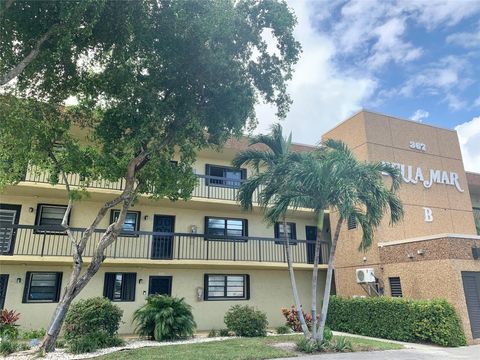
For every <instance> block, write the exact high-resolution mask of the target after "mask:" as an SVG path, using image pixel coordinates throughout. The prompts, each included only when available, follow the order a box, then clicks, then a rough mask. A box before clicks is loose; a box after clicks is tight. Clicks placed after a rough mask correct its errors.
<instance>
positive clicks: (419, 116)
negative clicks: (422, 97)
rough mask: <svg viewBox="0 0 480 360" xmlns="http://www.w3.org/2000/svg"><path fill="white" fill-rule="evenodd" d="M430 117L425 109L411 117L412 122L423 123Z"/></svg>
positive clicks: (419, 110)
mask: <svg viewBox="0 0 480 360" xmlns="http://www.w3.org/2000/svg"><path fill="white" fill-rule="evenodd" d="M429 116H430V113H429V112H428V111H426V110H423V109H418V110H417V111H415V112H414V113H413V115H412V116H410V120H413V121H418V122H422V121H423V119H426V118H428V117H429Z"/></svg>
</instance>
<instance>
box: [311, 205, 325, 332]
mask: <svg viewBox="0 0 480 360" xmlns="http://www.w3.org/2000/svg"><path fill="white" fill-rule="evenodd" d="M324 216H325V211H324V210H320V211H319V212H318V213H317V237H316V239H315V258H314V260H313V271H312V321H313V326H312V336H313V338H314V339H315V338H316V337H317V323H318V321H317V282H318V264H319V263H320V242H321V240H322V233H323V220H324V219H323V218H324Z"/></svg>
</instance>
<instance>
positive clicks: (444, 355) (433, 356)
mask: <svg viewBox="0 0 480 360" xmlns="http://www.w3.org/2000/svg"><path fill="white" fill-rule="evenodd" d="M333 334H334V335H339V336H352V337H357V338H363V339H370V340H375V341H384V342H390V343H395V344H400V345H403V346H404V347H405V349H402V350H385V351H367V352H354V353H337V354H317V355H305V356H300V357H297V358H295V359H299V360H385V359H388V360H437V359H438V360H444V359H445V360H447V359H448V360H451V359H452V360H459V359H462V360H480V345H471V346H463V347H459V348H444V347H440V346H434V345H425V344H415V343H404V342H401V341H394V340H386V339H379V338H372V337H368V336H361V335H354V334H348V333H341V332H338V331H334V332H333ZM288 359H291V358H288ZM288 359H287V358H286V359H279V360H288Z"/></svg>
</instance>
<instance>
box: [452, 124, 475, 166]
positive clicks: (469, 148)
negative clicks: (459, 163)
mask: <svg viewBox="0 0 480 360" xmlns="http://www.w3.org/2000/svg"><path fill="white" fill-rule="evenodd" d="M455 130H456V131H457V133H458V139H459V141H460V148H461V150H462V156H463V164H464V166H465V170H467V171H473V172H478V173H480V146H479V145H478V144H480V116H477V117H474V118H473V119H472V120H470V121H467V122H464V123H463V124H460V125H458V126H456V127H455Z"/></svg>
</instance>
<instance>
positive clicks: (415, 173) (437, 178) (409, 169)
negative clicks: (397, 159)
mask: <svg viewBox="0 0 480 360" xmlns="http://www.w3.org/2000/svg"><path fill="white" fill-rule="evenodd" d="M383 163H385V164H390V165H392V166H394V167H396V168H398V169H400V173H401V176H402V179H403V181H404V182H406V183H409V184H418V183H420V184H423V186H424V187H425V188H426V189H429V188H431V187H432V185H433V184H434V183H436V184H445V185H449V186H455V188H456V189H457V190H458V191H460V192H463V191H464V190H463V189H462V188H461V186H460V183H459V182H458V174H457V173H456V172H453V171H445V170H438V169H429V171H428V172H427V173H425V175H424V174H423V171H422V168H420V167H414V166H412V165H405V164H399V163H392V162H388V161H383ZM385 175H386V174H385Z"/></svg>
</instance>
